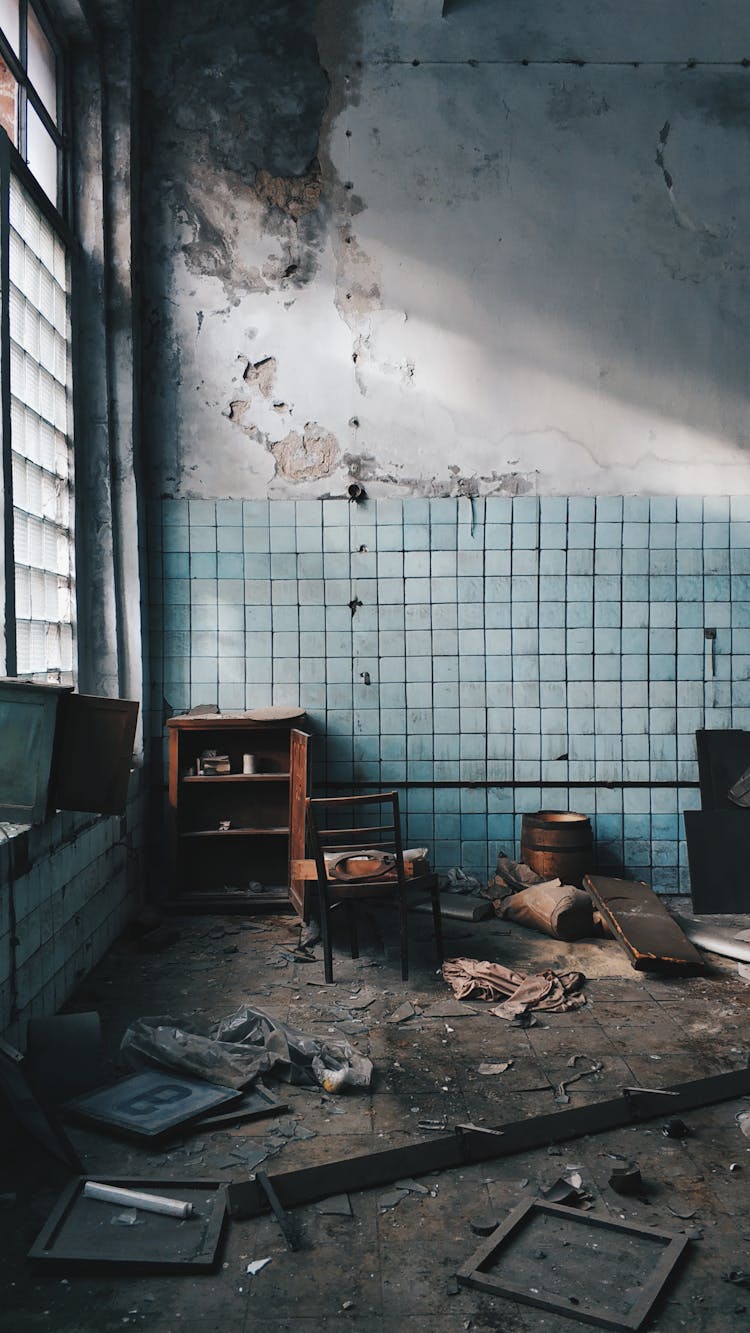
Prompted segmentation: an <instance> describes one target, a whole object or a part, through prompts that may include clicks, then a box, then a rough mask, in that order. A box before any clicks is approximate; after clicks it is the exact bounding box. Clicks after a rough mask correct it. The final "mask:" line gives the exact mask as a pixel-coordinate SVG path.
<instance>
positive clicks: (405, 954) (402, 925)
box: [398, 893, 409, 981]
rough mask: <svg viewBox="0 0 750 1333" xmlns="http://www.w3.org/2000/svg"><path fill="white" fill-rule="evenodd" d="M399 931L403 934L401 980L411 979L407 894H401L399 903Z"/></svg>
mask: <svg viewBox="0 0 750 1333" xmlns="http://www.w3.org/2000/svg"><path fill="white" fill-rule="evenodd" d="M398 921H399V933H400V936H401V980H402V981H408V980H409V936H408V933H407V929H406V895H405V894H404V893H402V894H401V896H400V898H399V903H398Z"/></svg>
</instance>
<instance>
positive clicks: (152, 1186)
mask: <svg viewBox="0 0 750 1333" xmlns="http://www.w3.org/2000/svg"><path fill="white" fill-rule="evenodd" d="M87 1180H95V1181H100V1182H102V1183H103V1184H106V1185H119V1186H124V1187H125V1188H126V1189H133V1190H140V1191H145V1192H149V1191H150V1192H151V1193H156V1194H162V1195H163V1194H166V1195H169V1196H171V1195H172V1194H173V1195H174V1197H175V1198H180V1199H184V1200H186V1201H187V1202H192V1201H193V1199H194V1198H195V1196H196V1195H197V1194H198V1193H200V1194H206V1193H213V1196H214V1197H213V1199H212V1201H211V1205H210V1208H209V1211H208V1214H207V1215H206V1216H205V1218H204V1219H201V1218H195V1219H190V1218H187V1219H182V1218H180V1219H178V1218H174V1217H163V1216H161V1215H160V1214H158V1213H148V1214H147V1216H148V1218H149V1219H150V1222H151V1224H152V1225H151V1228H150V1230H149V1232H148V1236H147V1238H145V1239H142V1238H141V1233H140V1230H139V1229H138V1228H136V1227H121V1228H118V1232H119V1235H118V1248H119V1250H120V1253H119V1254H118V1255H114V1254H112V1255H107V1256H102V1255H101V1254H100V1253H97V1250H96V1245H95V1242H93V1241H92V1239H91V1238H90V1237H89V1238H87V1237H86V1235H85V1233H84V1232H83V1231H82V1234H81V1236H80V1238H78V1237H75V1236H73V1237H71V1236H66V1235H65V1228H66V1226H68V1224H69V1223H70V1222H71V1219H74V1216H75V1212H76V1209H77V1208H84V1209H86V1211H89V1210H90V1208H91V1205H92V1204H93V1205H95V1206H98V1207H102V1208H105V1209H107V1208H109V1209H110V1213H111V1216H112V1217H114V1215H115V1212H116V1207H115V1206H110V1205H107V1204H100V1203H99V1201H98V1200H95V1199H86V1198H85V1197H84V1194H83V1187H84V1185H85V1184H86V1181H87ZM192 1220H194V1221H201V1220H203V1224H204V1230H203V1235H202V1238H201V1240H200V1242H199V1244H198V1246H197V1248H196V1250H195V1251H194V1253H193V1254H192V1255H190V1256H188V1255H184V1254H183V1255H180V1254H176V1253H173V1254H172V1255H171V1256H168V1255H165V1252H164V1250H162V1252H161V1253H160V1250H159V1239H158V1238H156V1239H155V1238H154V1235H153V1232H154V1228H155V1226H158V1227H159V1229H160V1231H161V1233H162V1236H163V1237H164V1238H165V1239H166V1240H168V1241H172V1240H173V1239H174V1238H175V1236H178V1237H181V1236H184V1234H185V1233H184V1228H185V1226H186V1225H189V1224H190V1222H191V1221H192ZM227 1221H228V1212H227V1196H226V1184H225V1183H224V1182H221V1181H216V1180H154V1179H153V1178H150V1179H148V1180H143V1179H141V1178H140V1177H139V1178H135V1177H132V1176H118V1177H114V1176H77V1177H75V1179H73V1180H71V1181H70V1182H69V1183H68V1184H67V1185H66V1187H65V1189H64V1190H63V1192H62V1194H61V1195H60V1197H59V1199H58V1200H57V1203H56V1204H55V1206H54V1208H53V1209H52V1212H51V1213H50V1215H49V1217H48V1218H47V1221H46V1222H45V1224H44V1226H43V1227H42V1230H41V1231H40V1233H39V1235H38V1236H37V1238H36V1240H35V1241H34V1244H33V1245H32V1247H31V1249H30V1250H29V1252H28V1258H29V1259H33V1260H36V1261H39V1262H42V1263H47V1264H54V1265H55V1266H60V1267H64V1268H65V1269H75V1268H100V1269H101V1268H113V1269H115V1270H117V1271H118V1272H131V1273H213V1272H214V1271H215V1269H216V1268H217V1266H218V1262H219V1250H220V1246H221V1242H222V1238H223V1235H224V1230H225V1227H226V1224H227Z"/></svg>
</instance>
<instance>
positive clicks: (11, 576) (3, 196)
mask: <svg viewBox="0 0 750 1333" xmlns="http://www.w3.org/2000/svg"><path fill="white" fill-rule="evenodd" d="M11 147H12V145H11V142H10V139H9V138H8V136H7V134H5V132H2V133H0V398H1V399H2V406H1V407H0V413H1V414H2V415H1V416H0V421H1V422H2V470H3V570H2V573H3V575H4V579H5V672H4V674H5V675H6V676H15V675H16V673H17V671H18V652H17V641H16V567H15V552H14V542H13V526H14V525H13V460H12V455H11V449H12V440H11V415H10V161H11V159H10V150H11Z"/></svg>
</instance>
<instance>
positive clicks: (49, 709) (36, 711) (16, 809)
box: [0, 680, 69, 824]
mask: <svg viewBox="0 0 750 1333" xmlns="http://www.w3.org/2000/svg"><path fill="white" fill-rule="evenodd" d="M67 693H69V691H68V690H66V689H64V688H63V687H61V686H54V685H33V684H31V683H30V682H27V681H21V680H3V681H0V738H2V739H1V741H0V819H3V820H6V819H7V820H10V821H11V822H12V823H14V824H36V823H39V822H40V821H41V820H43V819H44V817H45V815H46V812H47V794H48V790H49V779H50V772H51V769H52V756H53V746H54V737H55V719H56V715H57V705H58V700H59V699H60V697H61V695H62V694H67Z"/></svg>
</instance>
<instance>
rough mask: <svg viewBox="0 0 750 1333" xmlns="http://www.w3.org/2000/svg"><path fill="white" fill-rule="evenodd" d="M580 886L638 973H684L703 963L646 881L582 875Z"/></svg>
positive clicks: (691, 972)
mask: <svg viewBox="0 0 750 1333" xmlns="http://www.w3.org/2000/svg"><path fill="white" fill-rule="evenodd" d="M583 887H584V888H585V889H587V890H588V892H589V893H590V894H591V897H592V898H593V899H594V902H595V904H596V906H597V908H598V909H599V911H600V912H601V914H602V917H603V918H604V921H605V924H606V925H607V926H608V927H609V930H610V933H611V934H612V935H613V936H614V938H615V939H616V940H617V943H618V944H619V945H620V946H621V948H622V949H624V951H625V953H626V954H627V955H628V958H629V959H630V961H631V963H632V965H633V967H634V968H635V969H636V971H637V972H672V973H675V972H677V973H680V974H681V975H684V976H687V975H690V974H695V973H696V972H703V971H705V967H706V965H705V962H704V960H703V958H702V957H701V955H700V954H699V952H698V950H697V949H696V948H695V947H694V945H692V944H691V943H690V940H689V939H688V938H687V935H685V933H684V932H683V931H682V930H681V929H680V927H679V926H678V925H677V922H676V921H674V920H673V918H672V917H671V916H670V915H669V912H668V911H667V909H666V907H665V906H664V904H663V903H660V902H659V899H658V898H657V896H656V894H655V893H654V892H653V890H652V889H651V888H650V886H649V885H648V884H644V883H643V882H642V881H641V880H633V879H614V878H611V877H610V876H608V875H584V877H583Z"/></svg>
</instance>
